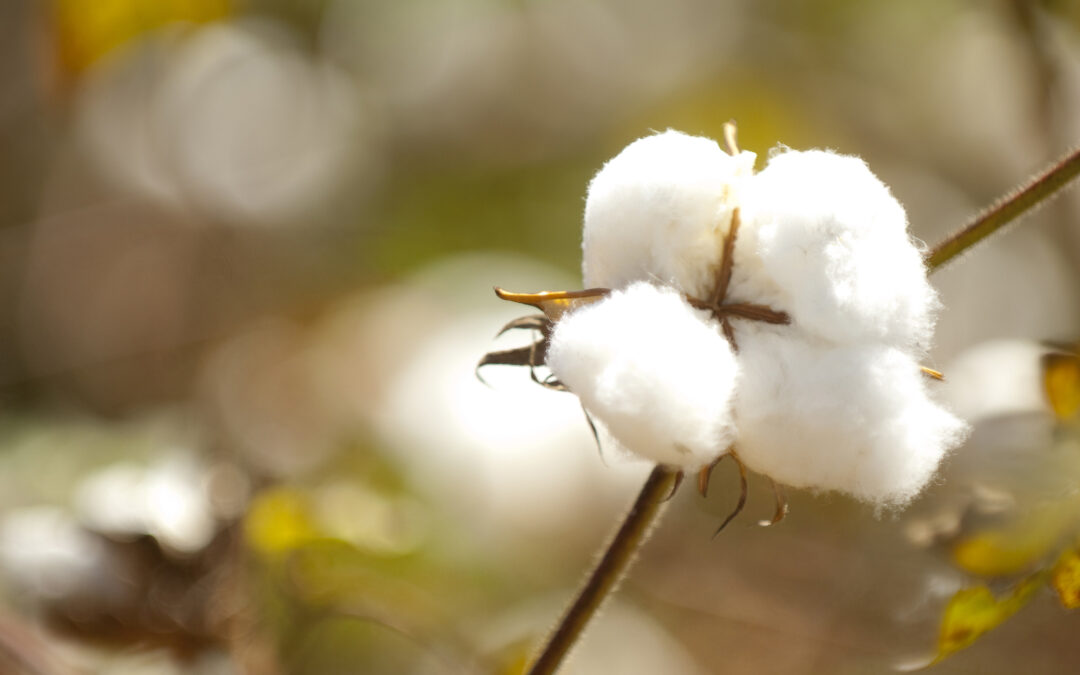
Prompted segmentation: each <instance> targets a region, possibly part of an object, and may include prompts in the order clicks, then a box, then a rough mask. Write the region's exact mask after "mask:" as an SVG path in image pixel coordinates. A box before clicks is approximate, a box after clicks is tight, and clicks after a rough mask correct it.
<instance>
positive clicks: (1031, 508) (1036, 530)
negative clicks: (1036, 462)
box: [933, 351, 1080, 663]
mask: <svg viewBox="0 0 1080 675" xmlns="http://www.w3.org/2000/svg"><path fill="white" fill-rule="evenodd" d="M1077 362H1078V359H1077V355H1076V353H1073V352H1068V353H1060V352H1056V351H1050V352H1048V353H1045V354H1043V355H1042V357H1041V358H1040V359H1039V360H1038V367H1039V369H1040V374H1041V377H1040V380H1041V390H1042V392H1043V393H1044V394H1045V397H1046V405H1047V408H1048V409H1049V411H1051V412H1052V414H1053V418H1054V420H1055V423H1056V424H1055V434H1054V437H1055V439H1054V441H1053V443H1054V445H1055V446H1056V447H1055V448H1054V452H1057V453H1061V454H1063V455H1065V456H1066V458H1067V459H1066V461H1065V462H1064V464H1063V466H1062V468H1063V469H1064V470H1065V471H1066V473H1065V475H1064V476H1063V477H1062V478H1063V480H1064V482H1065V483H1064V484H1065V485H1066V486H1067V487H1066V488H1065V490H1066V492H1065V494H1059V495H1053V496H1050V497H1046V496H1042V497H1040V499H1039V500H1038V502H1037V503H1035V504H1034V505H1026V506H1025V507H1024V510H1022V511H1020V512H1019V513H1015V514H1014V515H1011V516H1010V517H1008V518H1007V519H1006V520H1005V521H1004V522H1003V523H997V524H994V525H992V526H988V527H983V528H981V529H977V530H975V531H974V532H972V533H970V534H967V533H965V534H962V535H961V536H960V537H959V538H957V539H956V541H955V542H953V543H952V545H951V557H952V561H953V564H955V565H956V566H957V567H958V568H960V569H961V570H963V571H964V572H967V573H969V574H971V575H974V576H976V577H983V578H988V579H992V580H998V581H1000V580H1002V579H1012V581H1011V582H1010V584H1009V586H1008V588H1009V590H1008V591H1007V592H1006V595H1005V596H1003V597H1001V598H998V597H995V595H994V592H993V591H992V590H991V588H990V587H989V586H987V585H984V584H979V585H975V586H971V587H968V588H964V589H962V590H959V591H957V592H956V593H955V594H954V595H953V596H952V598H951V599H950V600H949V603H948V605H946V607H945V609H944V610H943V613H942V618H941V626H940V629H939V633H938V647H937V656H936V657H935V659H934V661H933V662H934V663H936V662H939V661H941V660H942V659H944V658H945V657H947V656H950V655H951V654H953V653H955V652H957V651H960V650H962V649H965V648H967V647H970V646H971V645H972V644H974V643H975V641H976V640H978V639H979V638H980V637H982V636H983V634H985V633H987V632H988V631H990V630H992V629H994V628H996V627H998V626H999V625H1001V624H1002V623H1004V622H1005V621H1006V620H1008V619H1009V618H1011V617H1012V616H1013V615H1014V614H1016V613H1017V612H1018V611H1019V610H1020V609H1022V608H1023V607H1024V606H1026V605H1027V604H1028V603H1029V602H1030V601H1031V600H1032V598H1033V597H1034V596H1035V594H1036V592H1037V591H1038V590H1040V589H1042V588H1044V587H1046V586H1047V585H1049V586H1050V587H1051V588H1053V589H1054V590H1055V591H1056V592H1057V594H1058V597H1059V599H1060V601H1061V605H1062V606H1063V607H1064V608H1065V609H1075V608H1076V607H1077V606H1080V602H1078V599H1077V598H1078V595H1077V594H1078V589H1077V574H1078V569H1080V562H1078V558H1077V549H1076V546H1077V542H1078V541H1080V540H1078V539H1077V537H1078V534H1080V446H1078V444H1077V437H1076V427H1075V422H1074V419H1075V416H1076V411H1077V407H1078V403H1077V402H1078V401H1080V377H1077ZM998 585H999V586H1000V584H998Z"/></svg>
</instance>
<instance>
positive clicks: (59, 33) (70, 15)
mask: <svg viewBox="0 0 1080 675" xmlns="http://www.w3.org/2000/svg"><path fill="white" fill-rule="evenodd" d="M232 4H233V3H232V2H230V0H160V1H157V2H143V1H142V0H100V1H99V2H80V0H52V2H51V5H52V7H51V16H52V18H53V21H54V22H55V28H54V30H55V33H54V35H55V39H56V51H57V57H58V59H59V61H60V63H61V64H62V66H63V67H64V68H65V69H66V70H68V71H69V72H70V73H72V74H75V75H78V74H80V73H82V72H83V71H85V70H86V69H87V68H89V67H90V66H92V65H93V64H94V63H95V62H96V61H97V60H98V59H100V58H102V57H104V56H106V55H107V54H108V53H109V52H111V51H112V50H114V49H116V48H117V47H119V46H121V45H123V44H125V43H127V42H129V41H131V40H134V39H136V38H138V37H139V36H140V35H144V34H146V33H149V32H151V31H154V30H157V29H160V28H165V27H168V26H170V25H171V24H182V23H208V22H211V21H218V20H221V19H223V18H225V17H227V16H228V15H229V12H230V10H231V5H232Z"/></svg>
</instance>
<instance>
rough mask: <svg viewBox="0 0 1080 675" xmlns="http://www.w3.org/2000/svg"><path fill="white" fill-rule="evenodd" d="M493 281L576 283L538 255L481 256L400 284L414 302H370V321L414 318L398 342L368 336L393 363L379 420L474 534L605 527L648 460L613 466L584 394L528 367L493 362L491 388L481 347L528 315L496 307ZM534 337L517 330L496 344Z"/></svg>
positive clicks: (412, 471) (377, 356)
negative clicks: (545, 381)
mask: <svg viewBox="0 0 1080 675" xmlns="http://www.w3.org/2000/svg"><path fill="white" fill-rule="evenodd" d="M493 278H494V279H500V280H502V279H507V280H508V282H507V283H508V284H510V283H512V284H514V285H515V286H516V287H522V288H530V287H531V288H539V287H542V286H541V285H546V284H552V285H553V287H559V285H560V284H569V283H570V281H569V279H567V278H566V275H565V273H562V272H560V271H559V270H556V269H552V268H550V267H547V266H545V265H540V264H538V263H536V262H534V261H532V260H529V259H527V258H522V257H517V256H505V255H503V256H500V255H492V254H470V255H462V256H457V257H453V258H448V259H445V260H443V261H440V262H439V263H436V264H434V265H431V266H430V267H428V268H425V269H423V270H421V271H420V272H418V273H417V274H415V275H414V276H413V277H412V278H411V279H409V280H408V281H407V283H406V284H405V285H404V286H405V291H407V292H403V290H402V289H389V291H388V292H392V296H391V297H393V298H398V299H399V300H400V299H401V298H404V297H409V298H410V300H409V301H408V302H400V301H395V302H371V303H370V307H371V310H372V311H371V312H370V313H369V314H368V316H367V322H368V323H369V324H370V325H371V326H374V327H376V328H377V327H379V326H384V325H390V326H394V325H395V324H401V325H403V326H404V325H406V324H405V323H403V322H405V321H406V319H408V318H409V317H410V316H411V319H410V320H409V322H408V325H411V326H412V327H413V330H412V331H411V332H410V334H409V335H399V336H397V337H396V338H395V340H394V341H393V342H389V341H379V342H376V341H371V340H369V341H367V342H366V343H365V344H367V345H369V347H370V349H371V350H373V351H372V352H371V353H368V354H367V358H368V359H370V360H373V361H380V362H383V364H384V365H383V367H381V368H380V372H381V374H380V378H384V379H383V381H381V382H379V383H378V386H377V388H376V389H377V390H376V391H374V392H373V398H374V400H373V401H372V404H371V405H370V406H369V409H368V410H367V415H368V416H369V419H370V421H371V424H372V425H373V427H374V429H375V432H376V434H377V436H378V438H379V439H380V440H381V442H382V443H383V444H384V445H385V447H386V448H387V450H388V452H389V453H390V454H391V455H392V457H394V458H395V459H397V460H398V461H400V462H401V463H402V464H403V465H404V467H405V469H406V472H407V474H408V476H409V477H410V479H411V480H412V481H414V484H415V486H416V488H417V489H418V490H419V492H420V493H421V494H423V495H425V496H426V497H427V498H429V499H431V500H433V501H434V502H435V503H437V504H439V505H440V507H443V508H445V509H446V510H447V511H448V512H449V513H454V514H455V515H456V516H457V517H460V518H465V519H467V520H468V522H469V523H470V531H471V532H474V533H476V534H478V535H481V536H492V537H495V538H497V540H499V541H503V540H505V538H507V537H527V536H530V535H536V534H537V533H544V534H547V535H550V534H551V533H555V532H564V531H565V530H566V529H567V528H568V527H569V523H570V522H573V523H575V524H576V525H577V526H578V527H579V528H580V527H586V529H587V527H588V521H592V520H593V519H595V525H596V526H601V525H602V524H604V525H606V520H607V518H608V517H610V516H611V515H612V514H613V513H614V512H615V511H616V510H617V509H618V508H620V507H621V506H622V505H623V504H622V502H623V500H625V499H626V498H627V495H628V494H629V493H630V492H631V491H632V490H633V489H634V487H636V485H637V484H639V483H640V480H641V479H642V477H643V476H644V474H645V473H646V472H647V471H648V467H647V466H645V465H644V463H641V464H639V463H628V462H610V463H609V464H610V466H605V465H604V462H603V461H602V459H601V457H600V456H599V453H598V450H597V447H596V442H595V441H594V439H593V438H592V435H591V434H590V433H589V429H588V426H587V425H586V423H585V419H584V414H583V413H582V410H581V404H580V403H579V401H578V400H577V398H576V397H574V396H571V395H570V394H565V393H560V392H554V391H550V390H547V389H543V388H541V387H539V386H537V385H536V384H535V383H533V382H532V381H530V379H529V376H528V374H527V373H526V372H524V371H522V370H520V369H517V368H506V367H500V366H489V367H486V368H484V369H483V371H482V373H481V374H482V376H483V378H484V382H486V383H487V384H485V383H484V382H481V381H480V380H478V379H477V377H476V372H475V368H476V363H477V360H478V358H479V354H478V353H477V345H482V344H489V343H490V342H491V338H492V334H493V333H494V331H495V330H496V329H497V328H498V326H500V325H501V324H503V323H505V322H507V321H509V320H511V319H513V318H515V317H517V316H520V315H521V311H520V309H521V307H520V305H511V304H509V303H493V302H491V299H492V298H493V297H494V296H493V295H492V292H491V279H493ZM402 313H404V315H402ZM529 339H530V338H529V337H528V336H526V335H523V334H516V335H507V336H505V337H504V338H503V339H502V340H501V341H500V342H504V343H505V344H504V345H499V344H496V345H495V348H502V347H504V346H512V345H513V344H521V343H524V342H526V341H527V340H529ZM375 352H378V353H375ZM365 372H366V371H365ZM605 451H606V448H605Z"/></svg>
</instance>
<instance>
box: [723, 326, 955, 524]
mask: <svg viewBox="0 0 1080 675" xmlns="http://www.w3.org/2000/svg"><path fill="white" fill-rule="evenodd" d="M785 329H786V327H779V328H777V329H771V330H768V331H767V330H761V331H759V332H758V333H757V334H756V335H754V336H753V339H741V335H740V343H739V345H740V352H739V360H740V362H741V365H742V367H743V377H742V379H741V380H740V385H739V392H738V395H737V397H736V401H735V417H736V424H737V425H738V430H739V438H738V443H737V446H736V447H737V452H738V454H739V456H740V457H741V458H742V460H743V461H744V462H745V463H746V465H747V466H749V467H750V468H751V469H753V470H755V471H758V472H760V473H763V474H766V475H768V476H770V477H771V478H773V479H774V480H777V481H779V482H781V483H785V484H788V485H792V486H795V487H805V488H817V489H824V490H837V491H840V492H844V493H847V494H849V495H852V496H854V497H856V498H859V499H862V500H864V501H869V502H874V503H877V504H882V505H887V506H892V505H902V504H904V503H906V502H907V501H909V500H910V499H911V498H912V497H914V496H915V495H916V494H918V493H919V492H920V491H921V490H922V489H923V488H924V487H925V486H926V484H927V482H928V481H929V480H930V478H931V477H932V476H933V474H934V472H935V470H936V469H937V467H938V464H939V463H940V462H941V459H942V457H943V456H944V455H945V453H946V452H947V451H948V450H949V449H951V448H952V447H954V446H956V445H957V444H958V443H959V442H960V441H961V440H962V439H963V437H964V435H965V434H966V430H967V427H966V425H965V424H964V423H963V422H962V421H960V420H959V419H957V418H956V417H954V416H953V415H952V414H951V413H949V412H948V411H947V410H945V409H944V408H942V407H940V406H939V405H937V404H936V403H935V402H934V401H933V400H932V399H931V398H930V397H929V396H928V393H927V391H926V384H927V383H926V379H927V378H926V376H925V375H924V374H923V373H922V372H921V371H920V370H919V364H918V362H916V361H915V360H914V359H913V358H912V357H911V356H909V355H908V354H905V353H903V352H901V351H899V350H897V349H894V348H891V347H887V346H884V345H868V346H858V347H846V348H836V347H831V346H828V345H826V344H822V343H820V342H812V341H809V340H800V339H798V338H795V337H792V336H789V335H783V332H784V330H785Z"/></svg>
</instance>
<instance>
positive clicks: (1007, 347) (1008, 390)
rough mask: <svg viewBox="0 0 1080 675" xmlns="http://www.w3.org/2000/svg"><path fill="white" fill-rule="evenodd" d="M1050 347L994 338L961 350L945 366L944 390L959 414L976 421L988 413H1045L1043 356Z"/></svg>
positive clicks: (997, 414)
mask: <svg viewBox="0 0 1080 675" xmlns="http://www.w3.org/2000/svg"><path fill="white" fill-rule="evenodd" d="M1048 351H1049V350H1048V349H1047V348H1046V347H1044V346H1042V345H1040V344H1038V343H1037V342H1033V341H1029V340H991V341H989V342H984V343H982V344H979V345H976V346H974V347H972V348H971V349H968V350H966V351H964V352H962V353H961V354H960V355H959V356H958V357H956V358H955V359H953V360H952V361H951V362H950V363H949V365H948V366H947V367H946V369H945V372H946V373H948V379H947V380H946V381H945V391H944V394H945V396H946V397H947V399H948V401H949V404H950V405H951V406H952V408H953V410H955V411H956V413H957V414H958V415H960V416H961V417H963V418H964V419H966V420H968V421H969V422H971V423H973V424H974V423H975V422H977V421H979V420H981V419H984V418H988V417H1000V416H1003V415H1010V414H1021V413H1044V414H1046V415H1049V413H1050V407H1049V404H1048V402H1047V400H1046V394H1045V392H1044V390H1043V382H1042V377H1043V374H1042V366H1041V364H1040V358H1041V357H1042V356H1043V354H1046V353H1047V352H1048Z"/></svg>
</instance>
